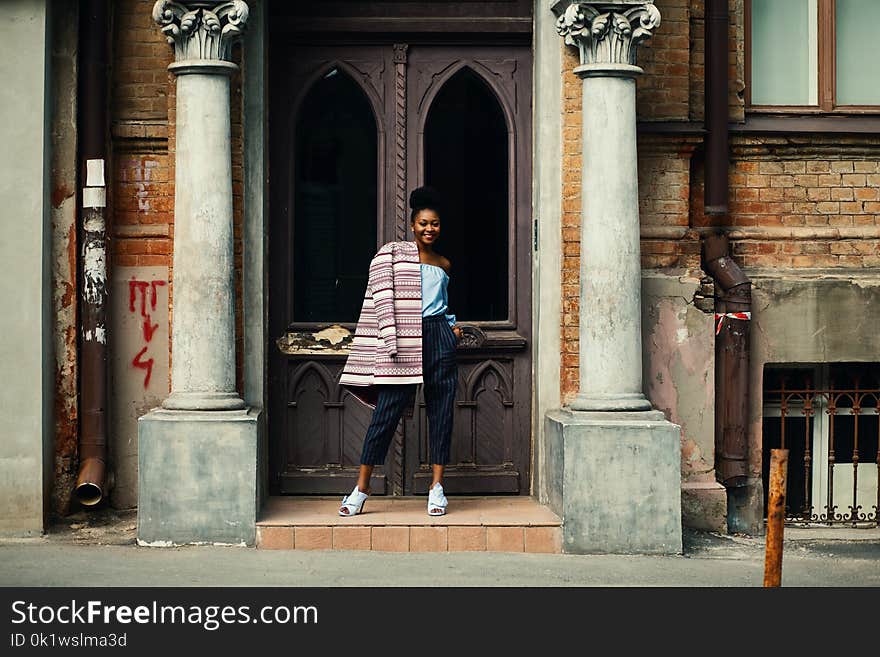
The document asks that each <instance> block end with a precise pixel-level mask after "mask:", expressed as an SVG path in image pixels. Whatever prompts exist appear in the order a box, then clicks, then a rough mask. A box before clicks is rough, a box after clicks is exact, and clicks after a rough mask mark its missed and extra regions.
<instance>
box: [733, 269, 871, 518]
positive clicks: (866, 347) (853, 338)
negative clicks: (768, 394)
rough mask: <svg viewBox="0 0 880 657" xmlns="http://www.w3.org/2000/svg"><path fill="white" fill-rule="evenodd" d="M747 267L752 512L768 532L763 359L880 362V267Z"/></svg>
mask: <svg viewBox="0 0 880 657" xmlns="http://www.w3.org/2000/svg"><path fill="white" fill-rule="evenodd" d="M747 273H748V275H749V277H750V278H751V279H752V312H753V314H752V332H751V368H750V369H751V374H750V385H749V387H750V390H751V393H752V394H751V396H750V398H749V470H750V472H749V474H750V477H752V478H753V480H754V483H753V486H752V487H751V489H752V494H751V496H750V499H749V500H748V502H747V510H748V514H747V517H748V520H749V522H750V523H751V530H752V531H753V532H754V533H762V531H763V522H762V514H763V498H762V496H763V491H762V487H761V458H762V449H763V439H762V422H763V411H762V406H763V399H762V397H763V395H762V391H763V386H764V366H765V365H766V364H767V363H834V362H873V363H877V362H880V332H878V331H877V317H880V273H878V272H877V271H876V270H874V271H872V272H864V273H847V272H840V271H834V270H827V271H814V272H809V273H808V272H794V271H790V272H785V273H780V272H778V271H769V270H761V271H750V272H747ZM790 467H794V466H790Z"/></svg>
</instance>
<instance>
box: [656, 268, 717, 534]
mask: <svg viewBox="0 0 880 657" xmlns="http://www.w3.org/2000/svg"><path fill="white" fill-rule="evenodd" d="M711 287H712V286H711V284H709V285H707V284H705V282H704V281H703V280H701V279H700V278H696V277H694V275H693V273H692V272H688V271H685V270H679V272H678V273H676V272H675V271H673V270H665V271H657V270H645V272H644V274H643V276H642V341H643V344H642V346H643V361H642V366H643V376H642V380H643V381H644V386H645V395H646V396H647V397H648V399H650V400H651V403H652V404H653V406H654V408H656V409H658V410H661V411H663V413H664V414H665V415H666V417H667V419H669V420H670V421H671V422H674V423H675V424H677V425H679V426H680V427H681V480H682V481H681V488H682V490H681V493H682V495H681V503H682V522H683V523H684V524H685V525H686V526H688V527H694V528H698V529H706V530H712V531H721V532H723V531H725V530H726V528H727V523H726V518H725V516H726V512H727V494H726V492H725V489H724V487H723V486H722V485H721V484H719V483H717V482H716V480H715V339H714V337H715V336H714V324H713V316H712V314H710V313H707V312H706V310H707V309H711V308H712V305H713V301H712V299H711V295H712V290H711Z"/></svg>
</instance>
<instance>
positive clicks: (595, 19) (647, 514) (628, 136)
mask: <svg viewBox="0 0 880 657" xmlns="http://www.w3.org/2000/svg"><path fill="white" fill-rule="evenodd" d="M552 9H553V11H554V13H555V14H556V16H557V22H556V27H557V31H558V32H559V34H560V35H562V36H563V37H564V38H565V43H566V44H567V45H570V46H576V47H577V48H578V50H579V52H580V65H579V66H578V67H577V68H575V73H576V74H577V75H578V76H579V77H580V78H581V79H582V80H583V106H582V110H583V112H582V116H583V169H582V183H581V185H582V188H581V198H582V210H581V234H580V246H581V266H580V318H579V322H580V333H579V337H580V376H579V383H580V387H579V391H578V395H577V397H576V398H575V400H574V401H573V402H572V404H571V406H570V407H569V408H568V409H560V410H559V411H552V412H550V413H548V414H547V416H546V418H545V428H546V434H545V435H546V439H547V463H548V466H547V470H548V475H549V479H550V484H549V487H548V488H549V496H550V501H551V506H553V507H554V509H556V510H557V512H558V513H560V515H562V517H563V549H565V550H566V551H570V552H614V553H658V552H659V553H664V552H666V553H669V552H672V553H675V552H680V551H681V493H680V479H681V476H680V465H679V462H680V444H679V443H680V430H679V427H678V426H677V425H674V424H671V423H670V422H667V421H666V420H665V418H664V416H663V413H661V412H659V411H652V410H651V404H650V402H649V401H648V400H647V399H646V398H645V396H644V394H643V390H642V330H641V264H640V257H639V256H640V254H639V248H640V246H639V206H638V202H639V189H638V177H637V152H636V104H635V93H636V85H635V78H636V76H637V75H639V74H640V73H642V69H640V68H639V67H638V66H636V48H637V46H638V45H639V44H640V43H642V42H643V41H645V40H647V39H648V38H650V37H651V35H652V32H653V30H654V29H655V28H657V27H658V26H659V25H660V12H659V11H658V10H657V8H656V7H655V6H654V4H653V0H604V1H595V0H581V1H578V0H556V2H554V3H553V4H552Z"/></svg>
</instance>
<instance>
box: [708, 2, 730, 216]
mask: <svg viewBox="0 0 880 657" xmlns="http://www.w3.org/2000/svg"><path fill="white" fill-rule="evenodd" d="M727 2H728V0H706V18H705V44H706V46H705V47H706V63H705V71H706V73H705V79H706V90H705V97H704V98H705V114H706V160H705V177H706V186H705V190H704V197H703V205H704V208H705V209H704V212H705V213H706V214H707V215H724V214H727V209H728V206H727V199H728V186H727V168H728V118H729V114H728V103H727V89H728V54H727V51H728V36H727V35H728V29H729V26H730V17H729V14H728V10H727Z"/></svg>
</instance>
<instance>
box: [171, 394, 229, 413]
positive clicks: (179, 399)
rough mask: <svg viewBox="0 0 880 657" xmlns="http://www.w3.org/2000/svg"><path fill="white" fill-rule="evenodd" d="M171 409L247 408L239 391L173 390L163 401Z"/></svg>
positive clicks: (222, 409) (218, 409)
mask: <svg viewBox="0 0 880 657" xmlns="http://www.w3.org/2000/svg"><path fill="white" fill-rule="evenodd" d="M162 408H165V409H168V410H171V411H239V410H243V409H244V408H245V403H244V400H243V399H242V398H241V397H239V396H238V393H237V392H172V393H171V394H170V395H169V396H168V398H167V399H166V400H165V401H163V402H162Z"/></svg>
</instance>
